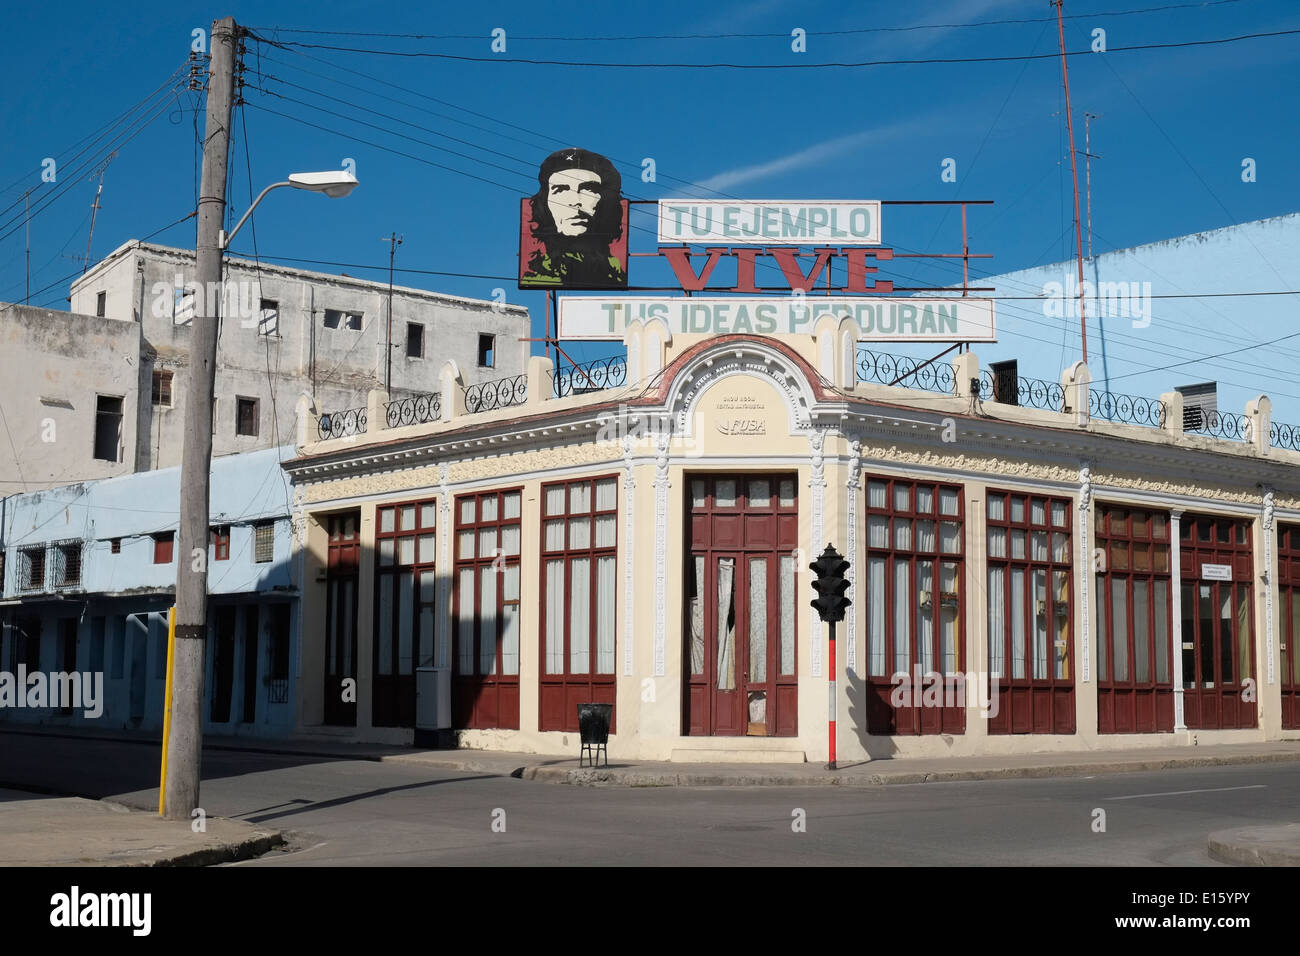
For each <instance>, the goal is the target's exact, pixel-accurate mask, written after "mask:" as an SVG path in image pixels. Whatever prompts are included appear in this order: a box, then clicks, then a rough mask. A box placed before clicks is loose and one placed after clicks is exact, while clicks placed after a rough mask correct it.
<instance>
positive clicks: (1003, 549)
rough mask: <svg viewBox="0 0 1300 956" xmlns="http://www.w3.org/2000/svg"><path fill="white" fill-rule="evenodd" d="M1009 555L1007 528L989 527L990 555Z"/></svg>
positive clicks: (997, 556) (994, 556)
mask: <svg viewBox="0 0 1300 956" xmlns="http://www.w3.org/2000/svg"><path fill="white" fill-rule="evenodd" d="M1006 556H1007V529H1006V528H989V557H990V558H1005V557H1006Z"/></svg>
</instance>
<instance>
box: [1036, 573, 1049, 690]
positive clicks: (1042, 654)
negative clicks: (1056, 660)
mask: <svg viewBox="0 0 1300 956" xmlns="http://www.w3.org/2000/svg"><path fill="white" fill-rule="evenodd" d="M1033 581H1034V677H1035V678H1036V679H1039V680H1042V679H1043V678H1046V677H1047V653H1048V651H1047V641H1048V636H1047V635H1048V621H1047V615H1048V614H1049V613H1051V609H1050V607H1049V606H1048V603H1049V602H1048V600H1047V572H1046V571H1041V570H1036V571H1034V572H1033Z"/></svg>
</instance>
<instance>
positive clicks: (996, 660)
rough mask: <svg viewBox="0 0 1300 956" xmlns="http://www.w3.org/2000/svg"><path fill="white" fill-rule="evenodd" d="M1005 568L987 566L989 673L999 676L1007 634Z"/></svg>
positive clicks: (1002, 667) (1004, 662)
mask: <svg viewBox="0 0 1300 956" xmlns="http://www.w3.org/2000/svg"><path fill="white" fill-rule="evenodd" d="M1005 587H1006V569H1004V568H989V674H990V675H991V676H993V677H1001V676H1002V674H1003V672H1004V667H1005V664H1006V661H1005V660H1004V645H1003V642H1004V641H1005V640H1006V634H1007V604H1006V594H1005V592H1004V590H1003V589H1004V588H1005Z"/></svg>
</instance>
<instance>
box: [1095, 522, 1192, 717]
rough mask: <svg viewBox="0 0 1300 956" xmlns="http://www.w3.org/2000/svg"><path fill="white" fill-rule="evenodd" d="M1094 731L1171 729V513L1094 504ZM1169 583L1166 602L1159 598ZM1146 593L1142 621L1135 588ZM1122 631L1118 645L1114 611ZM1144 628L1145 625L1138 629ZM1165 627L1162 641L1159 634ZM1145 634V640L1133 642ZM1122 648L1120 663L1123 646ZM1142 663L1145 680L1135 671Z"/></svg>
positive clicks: (1172, 679)
mask: <svg viewBox="0 0 1300 956" xmlns="http://www.w3.org/2000/svg"><path fill="white" fill-rule="evenodd" d="M1095 508H1096V514H1095V515H1094V517H1093V523H1094V526H1095V536H1096V542H1095V543H1096V547H1097V549H1098V550H1099V551H1101V552H1102V554H1103V555H1104V559H1103V560H1104V561H1105V564H1104V565H1103V566H1102V567H1101V568H1098V569H1097V573H1096V584H1097V590H1096V595H1097V618H1096V622H1097V626H1096V632H1097V732H1098V733H1102V734H1125V733H1172V732H1173V729H1174V671H1173V657H1172V654H1173V606H1174V604H1173V589H1174V586H1175V585H1176V582H1174V581H1173V576H1172V573H1171V570H1170V569H1171V567H1172V553H1171V552H1172V542H1171V541H1170V536H1169V530H1170V529H1169V514H1168V512H1165V511H1160V510H1151V509H1145V508H1131V507H1129V506H1127V505H1121V504H1101V503H1098V504H1097V505H1096V506H1095ZM1161 584H1163V585H1164V592H1165V599H1164V601H1163V602H1160V601H1159V600H1158V598H1157V591H1158V590H1159V589H1160V588H1159V586H1160V585H1161ZM1139 587H1144V588H1145V591H1146V611H1145V620H1142V621H1139V619H1138V610H1137V606H1138V603H1139V602H1138V600H1137V593H1138V589H1139ZM1117 612H1118V614H1119V616H1120V621H1121V623H1122V625H1123V628H1124V634H1123V635H1122V637H1121V639H1120V641H1119V642H1118V644H1117V641H1116V631H1117V628H1116V626H1115V625H1116V613H1117ZM1139 625H1141V627H1139ZM1162 625H1163V630H1164V640H1163V641H1161V640H1160V636H1159V632H1160V631H1161V630H1162ZM1139 630H1143V631H1145V634H1146V637H1145V640H1144V642H1143V643H1142V644H1139V643H1138V642H1137V640H1136V636H1137V634H1138V631H1139ZM1121 647H1122V649H1123V654H1124V657H1123V661H1122V662H1121V661H1120V658H1119V651H1120V648H1121ZM1144 662H1145V671H1146V675H1147V676H1146V677H1145V678H1142V679H1139V677H1138V672H1139V671H1140V670H1142V669H1143V668H1142V667H1140V666H1139V665H1140V664H1142V663H1144Z"/></svg>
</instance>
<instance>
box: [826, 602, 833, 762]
mask: <svg viewBox="0 0 1300 956" xmlns="http://www.w3.org/2000/svg"><path fill="white" fill-rule="evenodd" d="M827 627H829V628H830V633H831V638H830V644H831V647H830V654H829V658H830V668H831V669H830V677H831V679H830V684H829V685H827V686H828V687H829V688H830V708H829V712H828V713H829V716H830V760H828V761H827V763H826V769H827V770H834V769H835V622H834V621H831V622H830V623H829V624H827Z"/></svg>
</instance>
